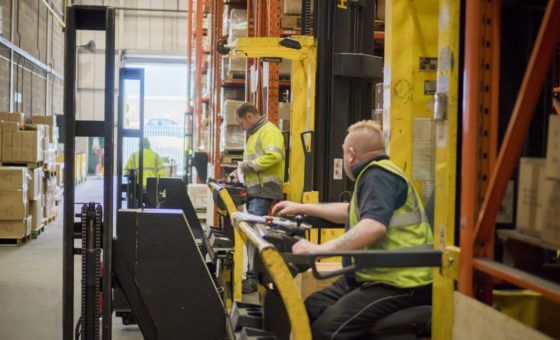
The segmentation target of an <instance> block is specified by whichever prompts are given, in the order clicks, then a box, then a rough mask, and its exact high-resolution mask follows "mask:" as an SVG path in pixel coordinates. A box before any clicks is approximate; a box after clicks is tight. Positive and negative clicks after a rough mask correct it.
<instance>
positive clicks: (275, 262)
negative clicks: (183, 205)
mask: <svg viewBox="0 0 560 340" xmlns="http://www.w3.org/2000/svg"><path fill="white" fill-rule="evenodd" d="M222 191H223V192H225V190H222ZM226 194H227V193H226ZM220 196H221V193H220ZM231 216H233V214H231ZM232 223H234V225H235V228H236V229H238V230H239V232H240V234H241V235H243V236H242V238H243V239H244V240H245V242H250V243H252V244H253V245H254V246H255V247H256V248H257V249H258V251H259V254H260V256H261V259H262V261H263V264H264V265H265V267H266V269H267V272H268V273H269V274H270V276H271V278H272V281H273V282H274V286H275V287H276V289H277V290H278V292H279V293H280V296H281V297H282V301H283V302H284V306H285V307H286V313H287V314H288V318H289V319H290V324H291V326H292V335H293V339H295V340H304V339H311V328H310V326H309V318H308V316H307V311H306V310H305V306H304V304H303V298H302V297H301V293H300V291H299V289H298V288H297V286H296V284H295V282H294V279H293V277H292V274H291V273H290V270H289V269H288V266H286V262H284V259H283V258H282V256H281V255H280V253H278V251H277V250H276V248H275V247H274V246H273V245H272V244H270V243H268V242H266V241H264V240H263V239H262V238H260V237H259V236H258V235H257V233H256V232H255V230H254V229H253V228H252V227H251V226H250V225H249V224H247V223H245V222H236V221H235V220H234V218H233V217H232Z"/></svg>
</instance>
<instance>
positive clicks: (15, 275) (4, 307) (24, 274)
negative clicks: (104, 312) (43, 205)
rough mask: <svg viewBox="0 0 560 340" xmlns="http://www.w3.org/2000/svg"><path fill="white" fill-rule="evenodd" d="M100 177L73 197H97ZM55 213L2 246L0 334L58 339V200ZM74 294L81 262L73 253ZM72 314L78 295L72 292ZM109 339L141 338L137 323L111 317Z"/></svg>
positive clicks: (2, 336)
mask: <svg viewBox="0 0 560 340" xmlns="http://www.w3.org/2000/svg"><path fill="white" fill-rule="evenodd" d="M102 186H103V185H102V181H101V180H99V179H96V178H90V179H88V181H86V182H85V183H82V184H80V185H78V186H77V188H76V201H77V202H83V201H92V200H93V201H98V202H99V201H100V200H101V197H102ZM59 209H60V210H59V214H58V218H57V220H56V221H55V222H54V223H51V224H50V225H49V227H48V228H47V229H46V231H45V232H44V233H43V234H41V235H39V237H38V238H37V239H35V240H31V241H29V242H27V243H26V244H24V245H22V246H21V247H0V339H13V340H19V339H21V340H28V339H29V340H35V339H44V340H50V339H53V340H59V339H62V329H61V328H62V214H61V212H62V205H60V206H59ZM76 260H77V261H76V266H75V273H76V276H75V282H76V289H75V291H76V294H78V292H79V289H78V288H79V282H80V262H79V261H78V260H79V258H78V257H76ZM74 305H75V312H76V313H75V314H76V319H77V315H78V314H79V296H78V295H76V296H75V304H74ZM113 339H130V340H133V339H143V337H142V335H141V333H140V331H139V329H138V327H137V326H122V324H121V322H120V319H117V318H113Z"/></svg>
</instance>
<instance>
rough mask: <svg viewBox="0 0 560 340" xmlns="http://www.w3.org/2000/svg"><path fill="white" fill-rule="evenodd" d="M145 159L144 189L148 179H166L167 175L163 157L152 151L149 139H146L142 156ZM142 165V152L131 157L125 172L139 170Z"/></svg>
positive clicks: (136, 152) (137, 152) (134, 153)
mask: <svg viewBox="0 0 560 340" xmlns="http://www.w3.org/2000/svg"><path fill="white" fill-rule="evenodd" d="M142 156H143V157H144V162H143V163H144V168H143V171H144V174H143V176H142V177H143V178H142V185H143V186H144V188H145V187H146V183H147V182H148V177H166V176H167V173H166V172H165V168H164V166H163V160H162V159H161V157H160V156H159V155H158V154H157V153H156V152H154V151H152V149H151V147H150V141H149V140H148V138H145V137H144V152H143V154H142ZM139 163H140V152H139V151H135V152H133V153H132V155H130V157H129V158H128V162H126V166H125V170H137V171H138V169H139V168H140V167H139Z"/></svg>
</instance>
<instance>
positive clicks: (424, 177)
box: [412, 117, 435, 181]
mask: <svg viewBox="0 0 560 340" xmlns="http://www.w3.org/2000/svg"><path fill="white" fill-rule="evenodd" d="M413 134H414V135H413V139H412V179H415V180H420V181H433V180H434V172H435V163H434V161H435V159H434V158H435V140H434V137H435V136H434V135H435V124H434V121H433V120H432V118H429V117H418V118H415V119H414V132H413Z"/></svg>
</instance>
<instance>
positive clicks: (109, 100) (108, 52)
mask: <svg viewBox="0 0 560 340" xmlns="http://www.w3.org/2000/svg"><path fill="white" fill-rule="evenodd" d="M114 111H115V11H114V9H112V8H107V11H106V13H105V122H106V123H107V125H108V126H107V129H106V130H105V141H104V145H108V146H110V147H109V148H107V147H106V148H105V149H106V150H105V159H104V168H105V172H104V174H103V181H104V183H103V184H104V185H103V186H104V193H103V215H104V216H103V323H102V326H101V327H102V332H101V334H102V336H103V340H110V339H111V324H112V317H111V314H112V301H113V298H112V291H111V281H112V276H113V274H112V273H113V269H112V257H113V249H112V247H113V197H114V195H113V168H114V167H113V163H114V156H113V154H114V148H113V144H114V142H113V140H114V134H115V131H114V124H113V122H114V121H115V112H114Z"/></svg>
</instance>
